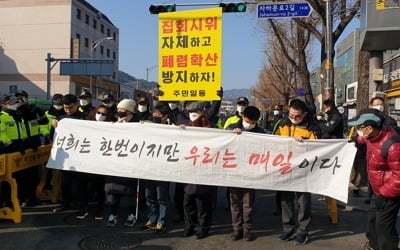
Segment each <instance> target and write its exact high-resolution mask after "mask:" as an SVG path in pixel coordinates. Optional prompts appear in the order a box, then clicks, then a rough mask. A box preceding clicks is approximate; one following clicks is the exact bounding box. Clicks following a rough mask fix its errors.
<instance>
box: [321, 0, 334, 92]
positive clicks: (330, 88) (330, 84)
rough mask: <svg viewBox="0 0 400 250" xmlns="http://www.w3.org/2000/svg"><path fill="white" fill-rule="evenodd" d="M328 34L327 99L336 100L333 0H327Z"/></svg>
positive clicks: (326, 64) (326, 46)
mask: <svg viewBox="0 0 400 250" xmlns="http://www.w3.org/2000/svg"><path fill="white" fill-rule="evenodd" d="M325 4H326V6H325V16H326V28H325V30H326V34H325V53H326V59H325V65H324V70H325V95H324V96H325V100H327V99H330V100H334V99H335V96H334V88H333V63H332V54H333V53H332V52H333V48H332V0H325Z"/></svg>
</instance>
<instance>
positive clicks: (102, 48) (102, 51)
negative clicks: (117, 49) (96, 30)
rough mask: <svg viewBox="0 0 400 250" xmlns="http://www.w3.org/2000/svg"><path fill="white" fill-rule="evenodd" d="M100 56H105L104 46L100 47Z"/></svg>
mask: <svg viewBox="0 0 400 250" xmlns="http://www.w3.org/2000/svg"><path fill="white" fill-rule="evenodd" d="M100 54H102V55H103V54H104V46H103V45H100Z"/></svg>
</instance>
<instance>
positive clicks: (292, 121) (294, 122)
mask: <svg viewBox="0 0 400 250" xmlns="http://www.w3.org/2000/svg"><path fill="white" fill-rule="evenodd" d="M289 120H290V122H291V123H293V124H294V125H298V124H300V122H302V120H294V119H292V118H289Z"/></svg>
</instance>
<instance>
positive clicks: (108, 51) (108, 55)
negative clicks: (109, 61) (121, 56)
mask: <svg viewBox="0 0 400 250" xmlns="http://www.w3.org/2000/svg"><path fill="white" fill-rule="evenodd" d="M107 57H110V49H107Z"/></svg>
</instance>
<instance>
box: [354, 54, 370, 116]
mask: <svg viewBox="0 0 400 250" xmlns="http://www.w3.org/2000/svg"><path fill="white" fill-rule="evenodd" d="M368 88H369V52H368V51H360V54H359V56H358V85H357V112H358V111H360V110H361V109H364V108H368V99H369V90H368Z"/></svg>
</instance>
